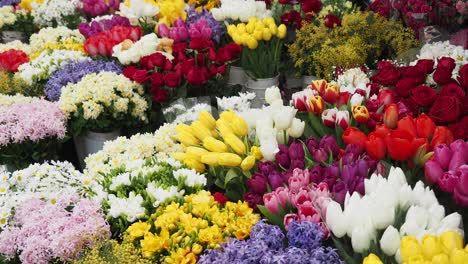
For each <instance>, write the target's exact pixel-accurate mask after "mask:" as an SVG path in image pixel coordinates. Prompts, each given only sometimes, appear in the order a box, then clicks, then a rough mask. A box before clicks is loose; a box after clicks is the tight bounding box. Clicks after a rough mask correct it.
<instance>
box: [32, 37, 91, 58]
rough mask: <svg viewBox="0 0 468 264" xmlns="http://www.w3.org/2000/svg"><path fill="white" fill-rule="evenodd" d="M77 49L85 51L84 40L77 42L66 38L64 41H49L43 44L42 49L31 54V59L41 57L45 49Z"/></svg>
mask: <svg viewBox="0 0 468 264" xmlns="http://www.w3.org/2000/svg"><path fill="white" fill-rule="evenodd" d="M59 49H60V50H75V51H80V52H82V53H84V44H83V42H81V41H80V42H77V41H75V40H73V39H66V40H65V41H63V42H49V43H45V44H44V45H43V46H42V49H41V50H39V51H37V52H36V53H34V54H32V55H31V56H30V59H31V60H34V59H35V58H37V57H39V55H41V53H42V52H43V51H44V50H59Z"/></svg>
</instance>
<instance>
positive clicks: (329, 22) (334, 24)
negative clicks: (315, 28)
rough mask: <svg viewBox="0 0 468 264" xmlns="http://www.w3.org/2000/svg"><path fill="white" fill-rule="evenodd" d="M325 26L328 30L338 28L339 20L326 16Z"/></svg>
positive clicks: (329, 15) (330, 15)
mask: <svg viewBox="0 0 468 264" xmlns="http://www.w3.org/2000/svg"><path fill="white" fill-rule="evenodd" d="M325 26H326V27H328V28H334V27H339V26H341V20H340V18H339V17H337V16H335V15H333V14H328V15H326V16H325Z"/></svg>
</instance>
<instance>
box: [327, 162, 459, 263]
mask: <svg viewBox="0 0 468 264" xmlns="http://www.w3.org/2000/svg"><path fill="white" fill-rule="evenodd" d="M365 190H366V193H365V195H364V196H362V197H361V196H360V195H359V194H358V193H357V192H355V193H353V194H352V195H350V194H349V193H348V194H347V196H346V199H345V202H344V210H342V209H341V206H340V205H339V204H338V203H336V202H334V201H333V202H331V203H330V204H328V207H327V213H326V224H327V226H328V227H329V228H330V230H331V231H332V232H333V234H334V235H335V236H336V237H338V238H341V237H343V236H345V235H347V236H348V237H350V238H351V244H352V247H353V250H354V252H358V253H363V252H365V251H366V250H367V249H369V247H370V245H371V244H372V241H374V242H376V243H379V244H380V247H381V249H382V250H383V252H384V253H385V254H387V255H388V256H394V255H395V257H396V259H397V260H399V259H400V254H399V248H400V239H401V238H402V237H403V236H405V235H409V236H415V237H416V238H417V239H419V240H420V239H421V238H422V237H423V236H424V235H426V234H432V235H440V234H442V233H443V232H445V231H448V230H456V231H457V232H460V233H461V234H463V231H462V230H461V229H460V224H461V216H460V215H459V214H458V213H453V214H451V215H448V216H445V209H444V207H443V206H442V205H440V204H439V202H438V201H437V198H436V196H435V194H434V191H432V190H431V189H429V187H426V188H424V184H423V183H422V182H418V183H417V184H416V186H415V187H414V188H411V186H410V185H408V183H407V182H406V177H405V174H404V173H403V171H402V170H401V169H400V168H394V167H392V168H391V170H390V174H389V176H388V178H384V177H382V176H381V175H377V174H374V175H372V177H371V178H370V179H366V180H365ZM405 212H406V213H405ZM401 213H404V214H403V216H404V223H403V225H402V226H401V227H400V230H398V229H396V228H395V227H394V226H393V225H394V224H395V225H396V221H397V219H396V217H397V215H399V214H401ZM378 231H384V233H383V235H382V237H381V238H378V237H377V234H378Z"/></svg>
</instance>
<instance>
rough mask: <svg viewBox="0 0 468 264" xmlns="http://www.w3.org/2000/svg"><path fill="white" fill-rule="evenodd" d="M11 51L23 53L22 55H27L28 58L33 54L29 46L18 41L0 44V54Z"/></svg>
mask: <svg viewBox="0 0 468 264" xmlns="http://www.w3.org/2000/svg"><path fill="white" fill-rule="evenodd" d="M11 49H16V50H21V51H24V53H26V54H28V56H30V55H31V54H32V53H33V52H32V50H31V46H30V45H28V44H25V43H23V42H21V41H19V40H15V41H11V42H8V43H5V44H0V52H4V51H7V50H11Z"/></svg>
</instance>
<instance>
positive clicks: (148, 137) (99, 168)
mask: <svg viewBox="0 0 468 264" xmlns="http://www.w3.org/2000/svg"><path fill="white" fill-rule="evenodd" d="M175 127H176V125H175V124H165V125H163V126H162V127H160V128H159V129H158V130H157V131H156V132H154V133H146V134H137V135H134V136H132V137H131V138H126V137H119V138H117V139H116V140H113V141H107V142H106V143H104V147H103V149H102V150H101V151H99V152H97V153H95V154H92V155H89V156H88V157H87V158H86V159H85V163H86V169H85V171H84V173H85V174H86V175H88V176H89V177H91V178H94V177H97V176H98V174H99V173H110V172H111V171H112V170H113V169H116V168H119V167H121V166H123V165H126V166H127V164H128V163H130V162H132V161H136V160H141V159H146V158H149V157H151V156H153V155H156V156H157V157H158V158H167V157H169V156H170V155H171V154H172V153H174V152H181V151H182V146H181V145H180V144H179V143H177V137H176V135H177V133H176V130H175Z"/></svg>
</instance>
